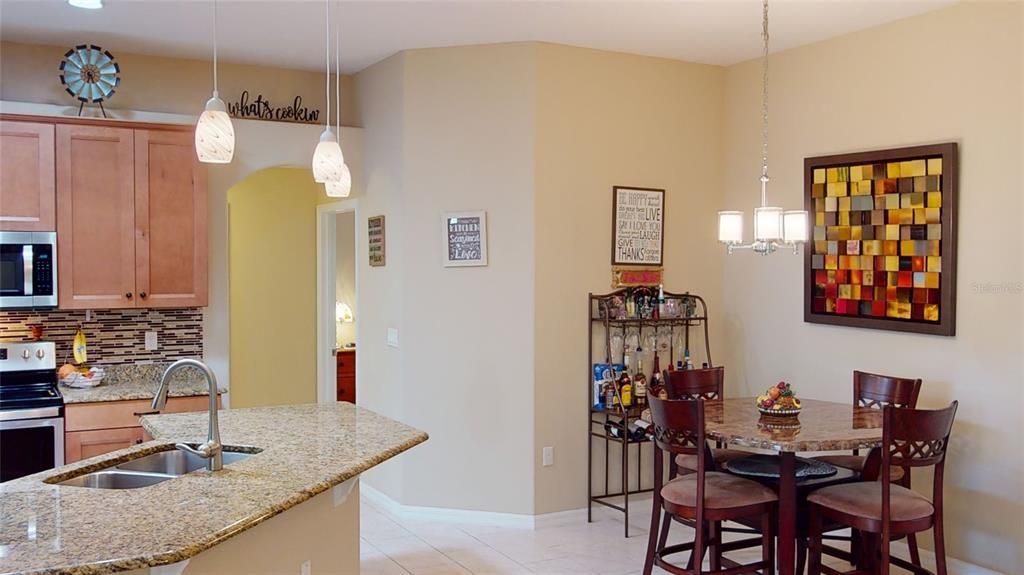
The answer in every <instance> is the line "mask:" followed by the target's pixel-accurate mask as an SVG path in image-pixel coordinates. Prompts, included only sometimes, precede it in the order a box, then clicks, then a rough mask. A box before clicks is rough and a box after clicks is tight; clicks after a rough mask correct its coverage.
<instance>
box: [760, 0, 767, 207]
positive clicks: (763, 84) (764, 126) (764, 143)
mask: <svg viewBox="0 0 1024 575" xmlns="http://www.w3.org/2000/svg"><path fill="white" fill-rule="evenodd" d="M761 39H762V40H763V42H764V52H763V54H762V60H761V207H764V206H766V205H768V204H767V197H766V196H767V187H768V0H764V3H763V11H762V19H761Z"/></svg>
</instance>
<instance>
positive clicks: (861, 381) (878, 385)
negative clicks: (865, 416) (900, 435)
mask: <svg viewBox="0 0 1024 575" xmlns="http://www.w3.org/2000/svg"><path fill="white" fill-rule="evenodd" d="M920 393H921V380H920V379H910V378H904V377H892V376H888V375H878V374H875V373H867V372H864V371H854V372H853V403H854V405H857V406H859V407H867V408H871V409H883V408H885V407H886V406H890V405H891V406H893V407H911V408H913V407H917V397H918V395H919V394H920Z"/></svg>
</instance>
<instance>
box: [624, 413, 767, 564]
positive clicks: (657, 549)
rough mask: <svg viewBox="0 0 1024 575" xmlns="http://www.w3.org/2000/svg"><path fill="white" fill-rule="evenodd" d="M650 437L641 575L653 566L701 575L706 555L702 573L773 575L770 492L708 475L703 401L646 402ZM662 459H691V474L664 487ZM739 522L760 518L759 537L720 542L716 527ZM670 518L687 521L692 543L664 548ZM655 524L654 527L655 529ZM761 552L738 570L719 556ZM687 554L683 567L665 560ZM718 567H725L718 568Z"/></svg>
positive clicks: (726, 477) (714, 473) (743, 481)
mask: <svg viewBox="0 0 1024 575" xmlns="http://www.w3.org/2000/svg"><path fill="white" fill-rule="evenodd" d="M649 401H650V408H651V419H652V420H653V422H652V426H653V437H654V505H653V507H652V509H651V531H650V535H649V539H648V542H647V557H646V560H645V561H644V571H643V573H644V575H650V574H651V572H652V570H653V569H654V566H655V565H657V566H658V567H660V568H662V569H664V570H666V571H668V572H669V573H674V574H676V575H699V574H700V573H702V568H703V560H704V552H705V550H706V549H707V550H709V551H710V553H709V555H708V557H709V564H710V565H709V567H710V571H707V573H718V572H721V573H728V574H729V575H740V574H742V573H754V572H760V573H764V574H765V575H774V573H775V551H774V540H773V537H774V535H773V531H772V528H773V523H774V519H775V514H776V506H777V505H778V497H777V496H776V495H775V492H774V491H772V490H771V489H769V488H768V487H765V486H763V485H761V484H759V483H756V482H754V481H750V480H749V479H743V478H741V477H736V476H734V475H729V474H726V473H720V472H717V471H711V470H709V464H710V462H711V461H710V450H709V449H708V447H707V439H706V437H705V432H704V401H705V400H703V399H697V400H672V399H659V398H658V397H656V396H652V397H650V398H649ZM665 454H668V455H670V456H672V457H675V456H678V455H683V454H685V455H692V456H694V457H695V458H696V460H697V469H696V471H695V472H694V473H691V474H688V475H684V476H681V477H677V478H675V479H672V480H671V481H669V482H668V483H665V482H664V477H665V474H664V471H665V469H664V460H665ZM742 518H754V519H758V518H759V519H760V527H761V536H760V537H759V538H752V539H746V540H741V541H729V542H724V541H723V540H722V536H721V523H722V522H723V521H733V520H736V519H742ZM673 519H675V520H679V521H684V522H692V524H693V525H694V526H695V529H694V539H693V541H689V542H685V543H679V544H674V545H668V544H667V539H668V530H669V528H670V527H671V526H672V523H673ZM659 523H660V527H659ZM758 545H760V547H761V560H760V561H757V562H755V563H750V564H746V565H740V564H738V563H735V562H733V561H730V560H728V559H727V558H725V557H723V553H725V552H728V551H735V550H737V549H743V548H747V547H753V546H758ZM684 551H690V562H689V564H688V565H687V567H685V568H683V567H680V566H678V565H676V564H673V563H669V562H668V561H667V559H666V557H668V556H670V555H673V554H676V553H681V552H684ZM723 565H727V567H725V568H723Z"/></svg>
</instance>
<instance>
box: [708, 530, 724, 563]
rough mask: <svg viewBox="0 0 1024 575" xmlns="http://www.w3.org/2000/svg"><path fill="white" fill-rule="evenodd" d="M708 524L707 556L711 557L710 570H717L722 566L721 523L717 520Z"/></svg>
mask: <svg viewBox="0 0 1024 575" xmlns="http://www.w3.org/2000/svg"><path fill="white" fill-rule="evenodd" d="M710 526H711V529H710V531H711V536H710V537H709V538H708V547H709V553H708V556H709V557H710V558H711V565H710V566H711V571H718V570H719V569H721V568H722V524H721V523H720V522H718V521H712V522H711V523H710Z"/></svg>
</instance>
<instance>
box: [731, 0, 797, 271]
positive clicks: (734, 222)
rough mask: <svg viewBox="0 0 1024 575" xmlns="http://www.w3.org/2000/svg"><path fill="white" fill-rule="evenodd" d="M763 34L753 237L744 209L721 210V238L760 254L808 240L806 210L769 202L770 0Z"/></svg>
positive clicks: (794, 247) (733, 245)
mask: <svg viewBox="0 0 1024 575" xmlns="http://www.w3.org/2000/svg"><path fill="white" fill-rule="evenodd" d="M761 38H762V40H763V41H764V52H763V54H762V78H761V81H762V83H761V121H762V129H761V207H759V208H754V241H753V243H750V244H744V243H743V212H738V211H722V212H718V241H720V242H722V243H723V244H725V245H726V247H727V248H728V252H729V253H730V254H731V253H732V252H733V250H737V249H750V250H753V251H754V252H755V253H758V254H761V255H768V254H770V253H773V252H774V251H775V250H777V249H779V248H780V247H783V246H785V247H789V248H792V250H793V253H800V245H801V244H803V243H804V242H806V241H807V212H806V211H804V210H789V211H784V210H783V209H782V208H779V207H775V206H769V205H768V201H767V192H768V182H769V178H768V0H764V3H763V11H762V21H761Z"/></svg>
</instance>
